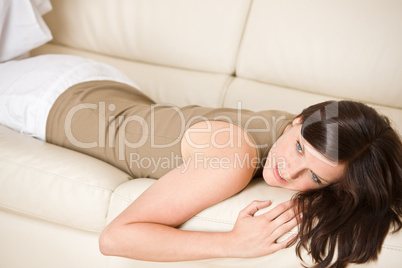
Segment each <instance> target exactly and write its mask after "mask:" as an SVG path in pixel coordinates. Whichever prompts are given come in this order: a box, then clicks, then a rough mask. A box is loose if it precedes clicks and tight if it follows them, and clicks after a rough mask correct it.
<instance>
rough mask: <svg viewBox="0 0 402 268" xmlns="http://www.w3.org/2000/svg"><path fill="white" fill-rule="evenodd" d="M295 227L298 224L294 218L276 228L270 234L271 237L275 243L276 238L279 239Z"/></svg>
mask: <svg viewBox="0 0 402 268" xmlns="http://www.w3.org/2000/svg"><path fill="white" fill-rule="evenodd" d="M297 225H298V222H297V219H296V217H295V218H293V219H292V220H290V221H288V222H286V223H284V224H282V225H280V226H279V227H278V228H276V229H275V230H274V231H273V232H272V237H273V238H275V241H276V240H277V239H278V238H280V237H281V236H283V235H284V234H286V233H287V232H289V231H290V230H292V229H293V228H294V227H296V226H297Z"/></svg>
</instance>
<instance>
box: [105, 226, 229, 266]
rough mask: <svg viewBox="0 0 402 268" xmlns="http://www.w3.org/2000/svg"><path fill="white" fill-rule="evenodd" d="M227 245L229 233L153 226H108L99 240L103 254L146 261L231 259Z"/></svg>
mask: <svg viewBox="0 0 402 268" xmlns="http://www.w3.org/2000/svg"><path fill="white" fill-rule="evenodd" d="M230 246H231V239H230V233H222V232H216V233H215V232H195V231H183V230H179V229H176V228H173V227H169V226H165V225H161V224H154V223H133V224H127V225H124V226H121V225H120V226H118V227H117V228H116V227H113V226H109V227H108V228H106V229H105V231H104V232H103V233H102V235H101V238H100V247H101V251H102V253H103V254H105V255H113V256H120V257H126V258H131V259H136V260H146V261H188V260H198V259H209V258H222V257H231V256H230V254H229V253H230V252H231V250H230Z"/></svg>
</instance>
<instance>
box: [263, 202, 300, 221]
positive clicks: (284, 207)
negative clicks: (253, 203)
mask: <svg viewBox="0 0 402 268" xmlns="http://www.w3.org/2000/svg"><path fill="white" fill-rule="evenodd" d="M295 205H296V204H295V201H294V200H289V201H286V202H283V203H281V204H279V205H277V206H276V207H274V208H273V209H271V210H270V211H268V212H265V213H264V214H262V215H265V217H267V219H268V220H270V221H272V220H274V219H276V218H277V217H278V216H280V215H282V214H283V213H284V212H286V211H288V210H290V209H292V208H293V207H294V206H295Z"/></svg>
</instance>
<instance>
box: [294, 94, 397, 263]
mask: <svg viewBox="0 0 402 268" xmlns="http://www.w3.org/2000/svg"><path fill="white" fill-rule="evenodd" d="M299 117H300V118H301V119H302V124H303V125H302V130H301V131H302V136H303V138H304V139H305V140H307V141H308V142H309V143H310V144H311V145H312V146H313V147H314V148H315V149H316V150H318V151H319V152H320V153H322V154H323V155H324V156H325V157H327V158H328V159H330V160H331V161H333V162H335V163H343V164H345V172H344V175H343V177H342V178H341V180H340V181H339V182H336V183H333V184H331V185H329V186H326V187H325V188H321V189H318V190H310V191H306V192H300V193H298V194H297V195H296V196H295V198H297V199H298V200H299V210H300V211H302V213H303V219H302V221H301V224H300V231H299V237H300V240H299V242H298V244H297V246H296V252H297V254H298V256H299V257H300V258H301V254H302V251H303V250H307V252H308V253H309V254H310V255H311V257H312V259H313V260H314V261H315V263H316V265H315V266H314V267H316V268H322V267H337V268H338V267H346V266H347V265H348V264H349V263H364V262H367V261H372V260H376V259H377V257H378V254H379V253H380V251H381V248H382V244H383V242H384V239H385V237H386V236H387V234H388V232H389V231H391V230H392V231H394V232H396V231H399V230H400V229H401V228H402V222H401V216H402V163H401V161H402V143H401V139H400V137H399V135H398V134H397V133H396V131H395V130H393V129H392V128H391V126H390V122H389V120H388V119H387V118H386V117H384V116H382V115H380V114H379V113H377V111H376V110H374V109H373V108H371V107H369V106H367V105H365V104H363V103H359V102H353V101H339V102H335V101H328V102H324V103H319V104H316V105H313V106H310V107H308V108H307V109H305V110H303V112H302V113H301V114H300V115H299ZM335 256H336V257H335Z"/></svg>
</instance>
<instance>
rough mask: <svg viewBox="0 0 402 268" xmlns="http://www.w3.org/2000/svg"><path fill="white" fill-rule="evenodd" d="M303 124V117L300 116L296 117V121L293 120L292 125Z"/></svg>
mask: <svg viewBox="0 0 402 268" xmlns="http://www.w3.org/2000/svg"><path fill="white" fill-rule="evenodd" d="M301 122H302V119H301V117H300V116H299V117H296V118H295V119H293V121H292V125H293V126H295V125H297V124H301Z"/></svg>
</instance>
